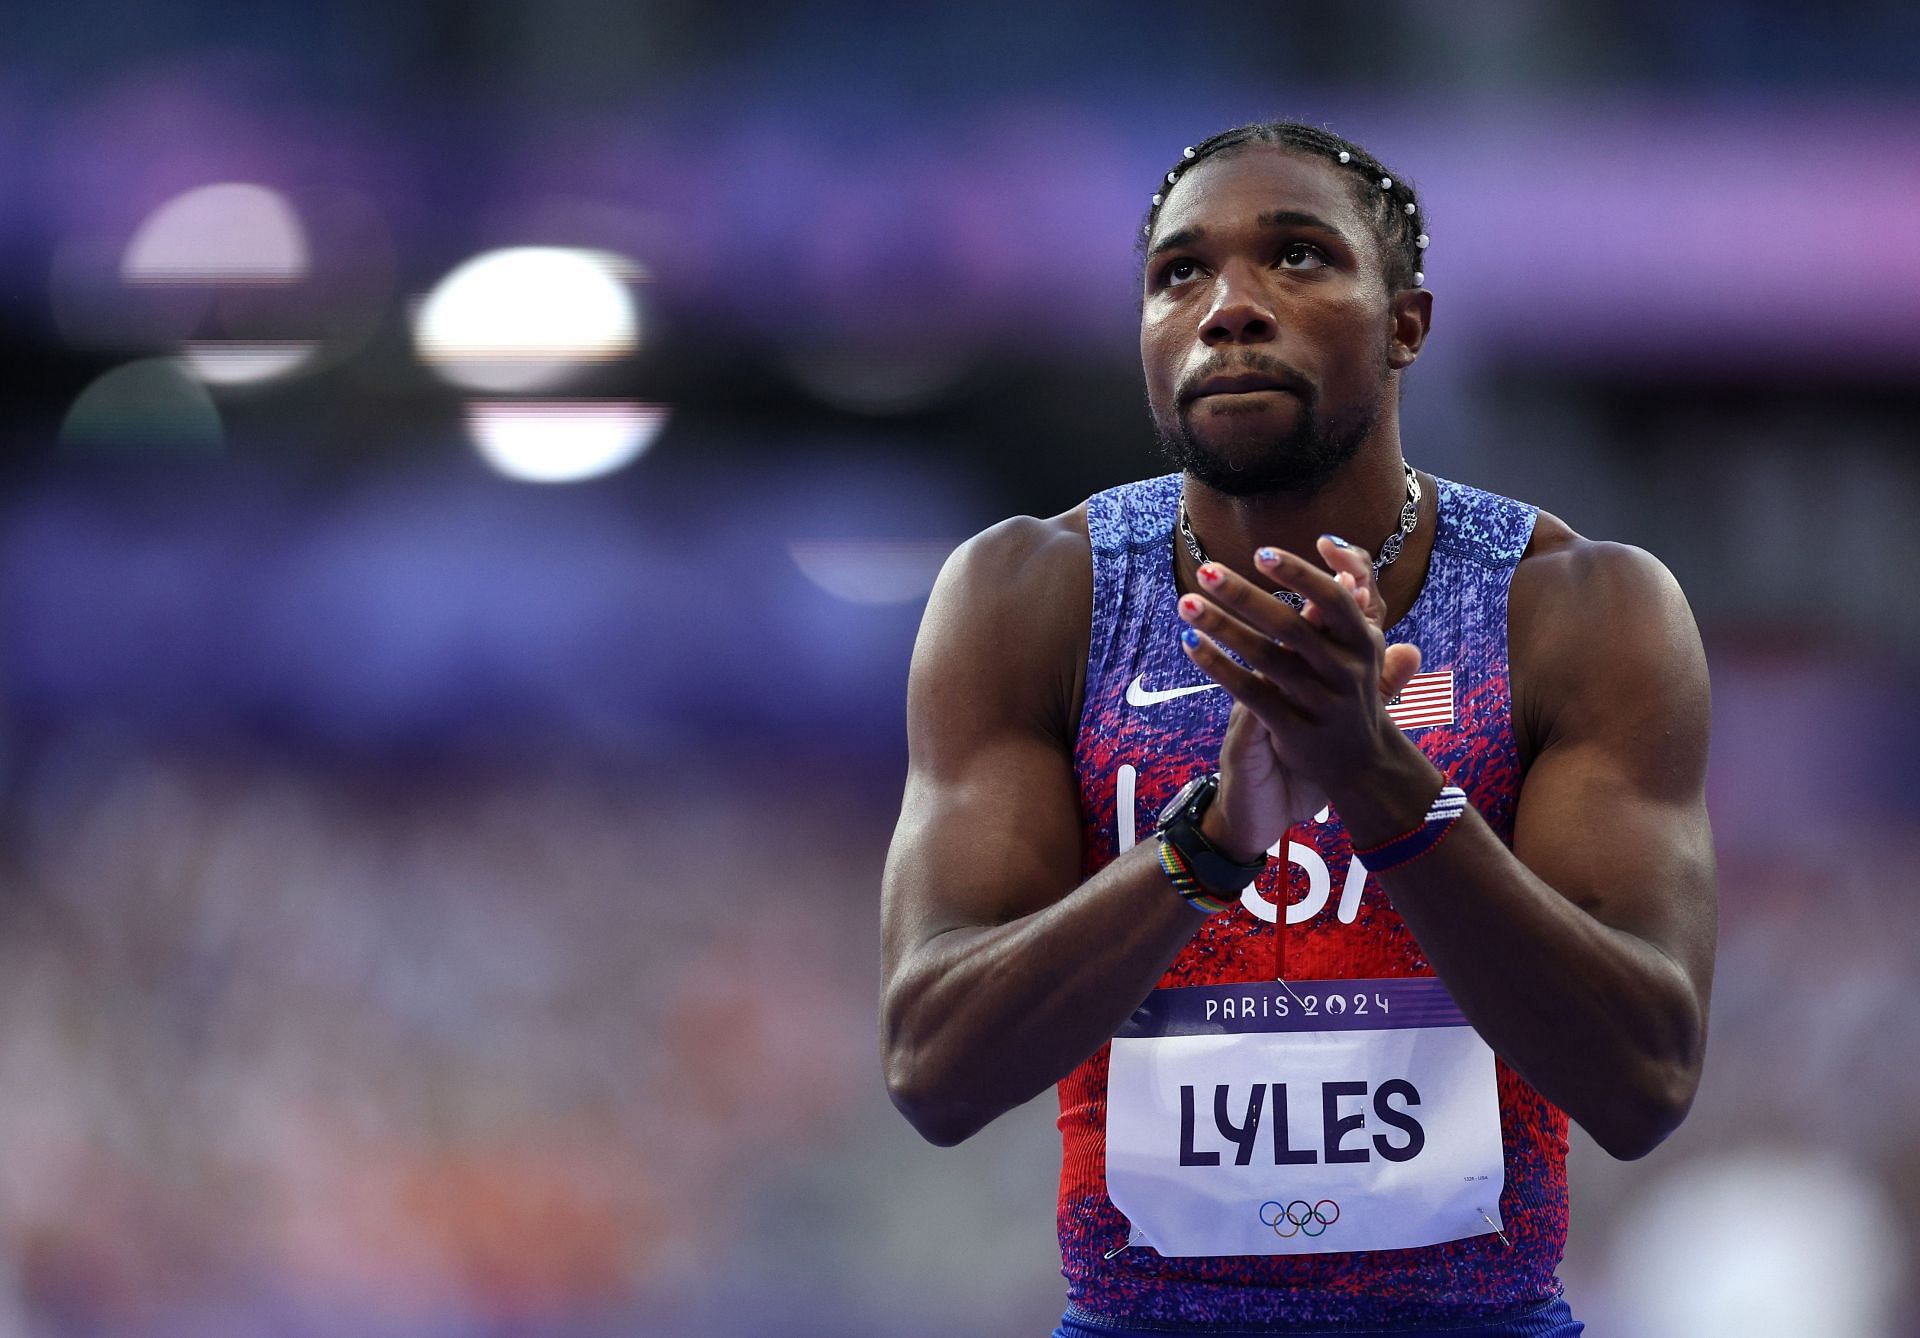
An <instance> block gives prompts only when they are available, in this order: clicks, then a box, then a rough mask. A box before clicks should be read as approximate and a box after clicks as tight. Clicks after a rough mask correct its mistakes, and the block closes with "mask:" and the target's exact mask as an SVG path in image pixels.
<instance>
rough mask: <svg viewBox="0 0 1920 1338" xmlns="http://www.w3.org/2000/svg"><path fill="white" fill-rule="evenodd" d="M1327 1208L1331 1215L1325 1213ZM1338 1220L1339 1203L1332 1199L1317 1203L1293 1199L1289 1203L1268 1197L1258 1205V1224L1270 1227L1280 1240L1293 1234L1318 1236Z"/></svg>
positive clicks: (1289, 1237) (1286, 1238)
mask: <svg viewBox="0 0 1920 1338" xmlns="http://www.w3.org/2000/svg"><path fill="white" fill-rule="evenodd" d="M1329 1210H1331V1212H1332V1214H1333V1215H1332V1216H1331V1217H1329V1216H1328V1215H1327V1214H1328V1212H1329ZM1339 1220H1340V1205H1339V1204H1337V1203H1335V1202H1334V1201H1333V1200H1332V1199H1322V1200H1320V1202H1318V1203H1308V1202H1307V1201H1306V1200H1305V1199H1295V1200H1294V1201H1293V1202H1291V1203H1281V1202H1280V1201H1279V1200H1278V1199H1268V1200H1267V1201H1266V1202H1265V1203H1263V1204H1261V1205H1260V1225H1262V1226H1269V1227H1272V1228H1273V1234H1274V1235H1276V1236H1278V1237H1280V1239H1282V1240H1289V1239H1291V1238H1292V1237H1294V1236H1318V1235H1320V1234H1322V1233H1323V1232H1325V1231H1326V1229H1327V1228H1328V1227H1330V1226H1332V1225H1333V1224H1334V1223H1335V1222H1338V1221H1339Z"/></svg>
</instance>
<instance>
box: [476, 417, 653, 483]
mask: <svg viewBox="0 0 1920 1338" xmlns="http://www.w3.org/2000/svg"><path fill="white" fill-rule="evenodd" d="M668 414H669V410H668V407H667V406H666V405H664V404H642V403H639V402H638V401H634V400H544V399H543V400H473V401H471V402H469V403H468V405H467V430H468V432H469V433H470V434H471V435H472V437H473V444H474V447H475V449H477V450H478V451H479V452H480V458H481V459H483V460H485V461H486V462H487V463H488V464H489V465H491V466H493V468H494V469H496V470H498V471H499V472H500V473H502V474H504V475H506V476H507V477H508V478H510V479H518V480H520V481H522V482H524V483H576V482H579V481H581V480H583V479H591V478H598V477H600V476H601V475H603V474H611V473H613V472H614V471H615V470H617V469H621V468H624V467H625V466H627V465H629V464H632V463H633V462H634V461H635V460H637V459H639V458H640V456H642V455H643V454H645V453H646V451H647V448H648V447H650V446H652V445H653V442H654V439H655V438H656V437H658V436H659V435H660V429H661V428H663V427H665V426H666V424H667V417H668Z"/></svg>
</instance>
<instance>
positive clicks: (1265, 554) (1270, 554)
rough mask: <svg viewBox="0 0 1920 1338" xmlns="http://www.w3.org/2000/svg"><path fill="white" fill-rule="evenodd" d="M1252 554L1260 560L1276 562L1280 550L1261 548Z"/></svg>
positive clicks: (1278, 558)
mask: <svg viewBox="0 0 1920 1338" xmlns="http://www.w3.org/2000/svg"><path fill="white" fill-rule="evenodd" d="M1254 556H1255V557H1257V558H1259V559H1260V560H1261V561H1262V562H1278V561H1279V560H1280V550H1279V549H1277V548H1263V549H1261V550H1260V551H1259V552H1257V553H1255V554H1254Z"/></svg>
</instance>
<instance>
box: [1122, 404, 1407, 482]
mask: <svg viewBox="0 0 1920 1338" xmlns="http://www.w3.org/2000/svg"><path fill="white" fill-rule="evenodd" d="M1317 399H1318V397H1317V396H1316V395H1314V394H1313V393H1312V392H1311V391H1308V392H1307V393H1305V394H1304V395H1302V397H1301V399H1300V411H1299V413H1298V415H1297V416H1296V417H1295V419H1294V422H1293V426H1292V427H1291V428H1290V429H1289V430H1287V431H1285V432H1278V433H1275V434H1273V435H1272V436H1270V437H1268V438H1266V439H1265V440H1260V439H1257V438H1256V439H1252V440H1247V439H1242V440H1239V441H1236V442H1235V444H1234V448H1233V449H1232V452H1231V454H1229V453H1228V452H1226V451H1223V450H1221V449H1219V448H1217V447H1213V446H1209V445H1208V444H1206V443H1205V442H1203V441H1201V440H1200V438H1199V436H1198V435H1197V434H1196V433H1195V432H1194V430H1193V416H1192V405H1191V404H1182V405H1180V407H1179V409H1178V410H1177V411H1176V412H1175V415H1174V422H1175V428H1174V430H1172V431H1168V430H1167V429H1166V428H1165V427H1163V426H1161V425H1160V424H1159V423H1157V422H1156V423H1155V425H1154V431H1155V434H1156V435H1157V437H1158V438H1159V443H1160V451H1161V453H1162V454H1163V455H1165V456H1166V457H1167V459H1168V460H1170V461H1171V462H1172V463H1173V465H1174V467H1175V468H1177V469H1180V470H1183V471H1184V472H1186V473H1188V474H1191V475H1192V476H1193V477H1194V478H1196V479H1198V480H1199V481H1200V482H1202V483H1204V484H1206V485H1207V486H1208V487H1209V488H1212V489H1213V490H1214V491H1216V492H1221V493H1225V494H1226V495H1227V496H1229V497H1254V496H1258V495H1260V494H1262V493H1276V492H1278V493H1293V494H1297V495H1301V496H1306V497H1311V496H1313V495H1314V494H1315V493H1317V492H1319V491H1320V489H1322V488H1323V487H1325V486H1326V485H1327V483H1328V482H1329V481H1330V480H1331V479H1332V478H1333V476H1334V475H1335V474H1337V473H1339V472H1340V469H1341V467H1342V466H1344V465H1345V464H1346V463H1347V461H1349V460H1351V459H1353V457H1354V456H1355V455H1357V454H1359V451H1360V447H1361V444H1362V443H1363V442H1365V441H1366V439H1367V434H1368V433H1370V432H1372V431H1373V425H1374V422H1375V420H1376V419H1377V418H1378V417H1379V414H1380V406H1379V402H1378V401H1377V400H1375V401H1373V402H1371V403H1368V404H1366V405H1364V406H1363V407H1362V408H1360V409H1359V410H1357V411H1355V412H1354V413H1352V414H1345V415H1341V416H1338V417H1329V418H1322V417H1321V416H1320V414H1319V412H1318V405H1317ZM1214 412H1216V413H1218V410H1215V411H1214Z"/></svg>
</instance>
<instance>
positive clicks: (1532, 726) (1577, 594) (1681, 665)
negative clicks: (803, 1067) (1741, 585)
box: [1507, 511, 1707, 761]
mask: <svg viewBox="0 0 1920 1338" xmlns="http://www.w3.org/2000/svg"><path fill="white" fill-rule="evenodd" d="M1507 627H1508V642H1509V659H1510V662H1511V664H1512V670H1513V702H1514V725H1515V732H1516V735H1517V736H1518V738H1519V741H1520V747H1521V754H1522V759H1523V761H1531V759H1532V757H1533V756H1535V755H1536V754H1537V753H1538V751H1539V749H1540V748H1542V747H1545V746H1547V745H1548V744H1549V743H1550V742H1551V741H1552V740H1553V739H1554V738H1555V736H1556V735H1557V734H1561V733H1564V732H1566V731H1567V730H1568V729H1570V728H1572V727H1576V726H1581V725H1585V724H1588V723H1590V721H1588V720H1587V719H1586V717H1588V716H1590V715H1591V714H1592V713H1595V712H1600V713H1606V712H1609V711H1612V712H1614V713H1615V714H1623V712H1622V711H1621V710H1620V709H1619V708H1620V707H1621V706H1622V705H1623V704H1624V703H1626V702H1627V701H1628V699H1629V698H1630V697H1632V696H1634V695H1636V694H1644V693H1646V692H1648V691H1657V692H1658V693H1659V694H1660V695H1661V696H1662V697H1664V698H1666V699H1668V700H1669V701H1670V702H1671V703H1672V705H1673V706H1674V707H1675V708H1676V710H1677V711H1678V712H1679V713H1680V714H1682V715H1693V714H1698V715H1699V717H1700V719H1701V721H1702V726H1703V728H1704V721H1705V715H1706V709H1707V703H1706V691H1707V679H1706V659H1705V655H1704V653H1703V651H1702V650H1701V646H1700V634H1699V631H1698V629H1697V627H1696V626H1695V623H1694V618H1693V611H1692V609H1691V608H1690V607H1689V606H1688V604H1687V598H1686V595H1685V593H1684V592H1683V591H1682V590H1681V588H1680V583H1679V581H1677V580H1676V579H1675V578H1674V575H1673V573H1672V572H1671V571H1669V570H1668V569H1667V567H1666V564H1664V563H1663V562H1661V561H1660V559H1659V558H1657V557H1655V556H1654V555H1653V554H1652V553H1649V552H1647V551H1646V550H1645V549H1644V548H1637V547H1635V546H1634V545H1632V544H1623V543H1616V542H1613V541H1610V540H1603V539H1590V538H1587V537H1586V536H1585V535H1582V534H1580V533H1578V532H1577V531H1576V530H1574V529H1573V527H1571V526H1570V525H1568V524H1567V523H1566V522H1565V521H1563V520H1561V519H1560V518H1559V517H1558V516H1555V515H1553V514H1552V513H1550V512H1546V511H1542V512H1540V514H1539V517H1538V519H1537V520H1536V522H1535V524H1534V531H1533V538H1532V540H1531V541H1530V542H1529V543H1528V545H1527V551H1526V554H1525V555H1524V556H1523V557H1522V558H1521V561H1520V565H1519V567H1518V568H1517V569H1516V570H1515V571H1514V574H1513V585H1512V588H1511V590H1510V593H1509V596H1508V613H1507Z"/></svg>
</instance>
